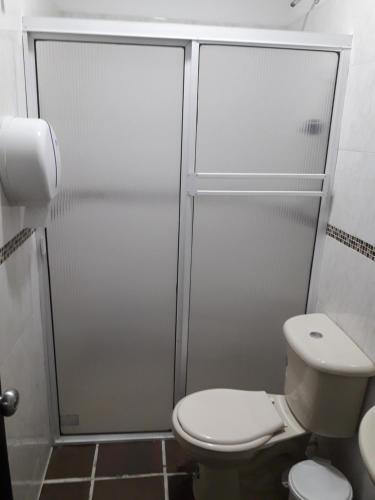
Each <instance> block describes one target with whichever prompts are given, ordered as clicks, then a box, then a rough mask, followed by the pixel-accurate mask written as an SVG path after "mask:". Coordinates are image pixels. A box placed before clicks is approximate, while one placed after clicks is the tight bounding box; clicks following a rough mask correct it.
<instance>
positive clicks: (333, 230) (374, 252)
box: [327, 224, 375, 261]
mask: <svg viewBox="0 0 375 500" xmlns="http://www.w3.org/2000/svg"><path fill="white" fill-rule="evenodd" d="M327 235H328V236H330V237H331V238H334V239H335V240H337V241H339V242H340V243H342V244H343V245H345V246H347V247H349V248H351V249H352V250H355V251H356V252H358V253H360V254H362V255H364V256H365V257H367V258H368V259H371V260H374V261H375V246H374V245H371V244H370V243H366V242H365V241H363V240H361V239H359V238H357V237H356V236H353V235H351V234H349V233H346V232H345V231H343V230H342V229H339V228H338V227H335V226H331V224H328V225H327Z"/></svg>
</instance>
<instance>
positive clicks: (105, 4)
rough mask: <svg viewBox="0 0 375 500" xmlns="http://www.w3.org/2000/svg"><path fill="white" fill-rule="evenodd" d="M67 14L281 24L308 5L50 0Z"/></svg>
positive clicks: (279, 0)
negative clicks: (294, 6)
mask: <svg viewBox="0 0 375 500" xmlns="http://www.w3.org/2000/svg"><path fill="white" fill-rule="evenodd" d="M53 1H54V3H55V5H56V6H57V7H58V8H59V9H61V11H63V13H64V15H67V16H71V15H74V16H80V17H87V16H97V17H103V16H104V17H109V18H128V19H129V18H133V19H155V18H156V19H168V20H170V21H179V22H187V23H191V22H194V23H202V24H226V25H228V24H229V25H243V26H257V27H274V28H275V27H283V26H287V25H288V24H290V23H292V22H293V21H295V20H296V19H298V18H299V17H300V16H301V15H302V14H303V13H304V12H306V9H307V8H308V5H309V4H310V0H303V1H302V2H301V4H300V5H298V6H297V7H296V8H294V9H292V8H291V7H290V1H291V0H125V1H124V0H53Z"/></svg>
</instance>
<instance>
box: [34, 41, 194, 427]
mask: <svg viewBox="0 0 375 500" xmlns="http://www.w3.org/2000/svg"><path fill="white" fill-rule="evenodd" d="M183 66H184V51H183V49H182V48H174V47H157V46H136V45H120V44H119V45H112V44H97V43H69V42H68V43H66V42H49V41H48V42H47V41H41V42H38V43H37V69H38V89H39V101H40V114H41V116H42V117H43V118H45V119H47V120H49V121H50V122H51V124H52V125H53V127H54V128H55V130H56V133H57V136H58V137H59V140H60V144H61V154H62V164H63V175H62V184H63V186H62V191H61V193H60V195H59V196H58V199H57V200H56V202H55V203H54V207H53V213H52V221H51V224H50V226H49V228H48V233H47V236H48V249H49V264H50V279H51V294H52V309H53V320H54V334H55V348H56V362H57V379H58V391H59V404H60V413H61V424H62V431H63V432H64V433H96V432H126V431H157V430H163V429H168V428H169V427H170V413H171V410H172V406H173V377H174V343H175V307H176V280H177V244H178V212H179V178H180V149H181V120H182V116H181V115H182V111H181V110H182V94H183Z"/></svg>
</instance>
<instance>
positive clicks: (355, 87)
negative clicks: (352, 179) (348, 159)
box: [340, 28, 375, 152]
mask: <svg viewBox="0 0 375 500" xmlns="http://www.w3.org/2000/svg"><path fill="white" fill-rule="evenodd" d="M374 29H375V28H374ZM340 149H349V150H352V151H367V152H375V62H373V63H369V64H360V65H355V66H351V68H350V72H349V80H348V88H347V94H346V99H345V107H344V115H343V121H342V132H341V140H340Z"/></svg>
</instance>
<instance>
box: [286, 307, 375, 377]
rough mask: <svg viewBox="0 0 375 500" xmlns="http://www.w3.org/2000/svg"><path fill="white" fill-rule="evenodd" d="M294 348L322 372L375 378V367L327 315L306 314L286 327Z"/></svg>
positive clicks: (304, 359) (288, 322)
mask: <svg viewBox="0 0 375 500" xmlns="http://www.w3.org/2000/svg"><path fill="white" fill-rule="evenodd" d="M283 329H284V334H285V337H286V340H287V343H288V344H289V346H290V348H291V349H292V350H293V351H294V352H295V353H296V354H297V355H298V356H299V357H300V358H302V359H303V361H304V362H305V363H306V364H307V365H309V366H311V367H313V368H315V369H316V370H319V371H321V372H326V373H330V374H333V375H343V376H348V377H371V376H373V375H375V365H374V363H373V362H372V361H371V360H370V359H369V358H368V357H367V356H366V355H365V354H364V352H362V351H361V349H360V348H359V347H358V346H357V345H356V344H355V343H354V342H353V340H351V338H350V337H348V335H347V334H346V333H345V332H344V331H343V330H341V328H339V327H338V326H337V325H336V324H335V323H334V322H333V321H332V320H331V319H329V318H328V316H326V315H325V314H317V313H315V314H303V315H301V316H295V317H294V318H290V319H288V320H287V321H286V322H285V323H284V327H283Z"/></svg>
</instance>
